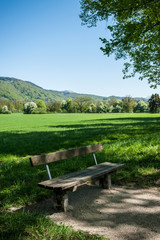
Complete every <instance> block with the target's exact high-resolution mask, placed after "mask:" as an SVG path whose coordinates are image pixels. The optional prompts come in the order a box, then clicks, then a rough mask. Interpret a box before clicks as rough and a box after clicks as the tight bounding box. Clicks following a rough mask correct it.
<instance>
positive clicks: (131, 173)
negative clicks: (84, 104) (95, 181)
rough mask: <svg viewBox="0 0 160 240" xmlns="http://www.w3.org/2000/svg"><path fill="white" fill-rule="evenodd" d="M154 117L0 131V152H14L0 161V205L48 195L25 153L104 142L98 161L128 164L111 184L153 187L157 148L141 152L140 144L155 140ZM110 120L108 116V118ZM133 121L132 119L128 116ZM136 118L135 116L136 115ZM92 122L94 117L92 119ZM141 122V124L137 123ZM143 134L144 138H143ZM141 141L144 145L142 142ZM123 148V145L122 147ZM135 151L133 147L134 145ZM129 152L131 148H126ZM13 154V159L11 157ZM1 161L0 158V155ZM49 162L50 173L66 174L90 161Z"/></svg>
mask: <svg viewBox="0 0 160 240" xmlns="http://www.w3.org/2000/svg"><path fill="white" fill-rule="evenodd" d="M134 119H135V118H134ZM154 119H155V118H153V119H152V118H149V119H148V121H147V120H146V118H145V119H144V120H145V121H147V122H145V123H139V122H138V123H135V122H133V123H125V124H123V123H122V124H119V123H118V124H116V123H115V124H113V123H114V120H117V119H110V120H113V121H112V122H111V123H112V124H109V125H108V123H102V124H101V123H100V124H95V123H93V124H87V125H86V124H84V125H83V124H78V125H59V126H56V127H57V128H59V127H62V126H63V127H64V128H67V127H70V128H74V129H71V130H63V131H58V130H57V131H49V132H47V131H46V132H29V133H21V132H1V133H0V154H1V156H2V160H3V157H5V156H6V158H7V156H9V155H11V156H13V159H12V160H11V161H4V163H3V162H2V163H1V164H0V171H1V189H2V190H1V192H0V197H1V199H2V200H1V204H2V205H3V204H4V205H7V204H8V205H10V204H12V205H14V204H15V205H17V204H27V203H28V202H32V201H35V200H36V201H37V200H39V199H43V198H45V197H47V196H49V195H50V193H49V192H48V191H47V190H45V189H40V188H38V187H37V183H38V182H40V181H43V180H46V179H47V175H46V172H45V168H44V166H41V167H38V168H31V166H30V163H29V159H28V155H29V156H30V155H35V154H42V153H48V152H54V151H58V150H61V149H69V148H74V147H80V146H85V145H89V144H94V143H99V142H104V143H105V144H104V149H105V151H103V152H101V153H98V162H99V163H100V162H104V161H110V162H117V163H126V166H125V167H124V168H123V169H122V170H121V171H120V172H119V173H118V174H117V176H116V177H113V181H114V182H117V181H118V182H119V183H120V184H128V183H131V185H141V186H154V185H156V181H157V180H158V179H159V178H160V172H159V171H157V169H159V168H160V161H159V160H160V156H159V153H157V152H147V153H145V154H144V152H143V149H142V147H144V146H145V145H148V144H152V145H153V146H154V144H155V145H157V144H158V139H159V138H158V135H155V136H154V139H153V140H152V143H151V139H150V136H153V133H154V132H155V134H156V133H158V130H159V128H160V126H159V121H160V120H159V119H158V120H157V118H156V120H157V121H158V124H155V123H154V124H152V123H153V122H152V121H153V120H154ZM107 120H108V119H107ZM131 120H133V119H132V118H131ZM135 120H138V121H139V118H137V119H135ZM93 121H94V122H95V120H93ZM139 124H140V125H139ZM145 136H147V137H146V139H145ZM138 141H139V143H140V145H141V146H140V147H139V151H138V152H136V153H133V154H132V152H131V153H130V152H127V154H124V149H125V148H126V147H129V146H131V147H132V145H133V146H134V144H136V143H137V142H138ZM143 142H144V143H143ZM122 147H123V149H122ZM135 150H136V151H137V149H136V148H135ZM128 151H129V150H128ZM14 156H15V157H14ZM0 160H1V159H0ZM53 165H54V166H52V165H51V173H52V174H53V175H52V176H53V177H56V176H60V175H64V174H67V173H69V172H72V171H76V170H79V169H83V168H86V167H88V166H90V165H93V160H92V159H91V157H89V156H85V157H83V156H82V157H79V158H74V159H73V160H71V159H68V160H65V161H61V162H57V163H54V164H53ZM148 166H150V167H151V168H153V169H154V168H155V171H152V173H151V174H150V173H148V172H146V173H144V172H141V173H140V172H139V168H144V169H145V168H147V167H148Z"/></svg>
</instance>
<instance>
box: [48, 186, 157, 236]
mask: <svg viewBox="0 0 160 240" xmlns="http://www.w3.org/2000/svg"><path fill="white" fill-rule="evenodd" d="M50 204H51V202H50ZM50 204H49V205H50ZM49 205H48V208H50V207H51V206H50V207H49ZM69 205H70V210H69V212H67V213H66V214H65V213H62V212H61V213H60V212H59V213H53V212H52V214H51V213H50V214H49V216H50V218H51V219H52V220H53V221H55V222H57V223H60V222H62V223H64V224H65V225H69V226H72V227H73V228H74V229H76V230H77V229H81V230H84V231H89V232H91V233H95V234H100V235H104V236H106V237H109V238H110V239H111V240H143V239H145V240H160V191H159V190H158V189H133V188H124V187H113V189H112V190H104V189H101V188H100V187H96V186H88V185H85V186H82V187H79V189H78V190H77V191H76V192H75V193H70V195H69Z"/></svg>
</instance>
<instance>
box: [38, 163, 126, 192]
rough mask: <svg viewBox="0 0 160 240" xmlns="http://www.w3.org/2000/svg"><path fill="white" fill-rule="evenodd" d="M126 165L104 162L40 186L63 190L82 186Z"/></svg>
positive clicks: (42, 183) (41, 183)
mask: <svg viewBox="0 0 160 240" xmlns="http://www.w3.org/2000/svg"><path fill="white" fill-rule="evenodd" d="M123 166H124V164H115V163H108V162H104V163H101V164H98V165H95V166H91V167H89V168H86V169H84V170H80V171H77V172H73V173H70V174H67V175H65V176H62V177H57V178H53V179H52V180H47V181H44V182H40V183H39V184H38V185H39V186H40V187H44V188H48V189H55V188H61V189H62V190H64V189H67V188H70V187H73V186H76V185H80V184H82V183H85V182H86V181H89V180H91V179H94V178H97V177H100V176H101V175H104V174H107V173H111V172H114V171H117V170H118V169H119V168H121V167H123Z"/></svg>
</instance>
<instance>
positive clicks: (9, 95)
mask: <svg viewBox="0 0 160 240" xmlns="http://www.w3.org/2000/svg"><path fill="white" fill-rule="evenodd" d="M82 96H88V97H91V98H93V99H94V100H103V97H100V96H96V95H89V94H78V93H74V92H70V91H63V92H60V91H54V90H45V89H43V88H41V87H39V86H37V85H35V84H33V83H31V82H28V81H22V80H20V79H16V78H9V77H0V98H4V99H7V100H23V101H39V100H43V101H45V102H46V103H47V102H50V101H58V100H66V99H67V98H69V97H71V98H76V97H82Z"/></svg>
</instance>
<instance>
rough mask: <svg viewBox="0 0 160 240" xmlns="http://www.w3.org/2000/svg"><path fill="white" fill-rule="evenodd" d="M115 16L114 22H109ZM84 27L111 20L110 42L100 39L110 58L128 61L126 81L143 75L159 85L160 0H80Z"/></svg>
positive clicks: (150, 82)
mask: <svg viewBox="0 0 160 240" xmlns="http://www.w3.org/2000/svg"><path fill="white" fill-rule="evenodd" d="M110 17H113V19H114V21H113V20H112V21H110ZM80 18H81V20H82V23H83V24H87V25H88V26H95V25H96V22H97V21H99V20H100V21H102V20H108V27H107V28H108V30H109V31H110V33H111V39H105V38H103V39H102V38H100V39H101V41H102V43H103V45H104V47H101V50H102V51H103V53H104V54H105V55H107V56H109V55H111V54H113V53H114V54H115V58H116V60H117V59H120V58H124V59H126V58H127V59H128V60H129V62H127V63H125V66H124V69H123V73H124V78H127V77H133V76H134V75H135V73H139V74H140V77H139V78H140V80H142V79H143V78H146V79H148V82H149V84H150V85H151V87H153V88H155V87H156V86H157V85H159V84H160V1H159V0H154V1H153V0H141V1H140V0H136V1H133V0H81V15H80Z"/></svg>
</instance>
